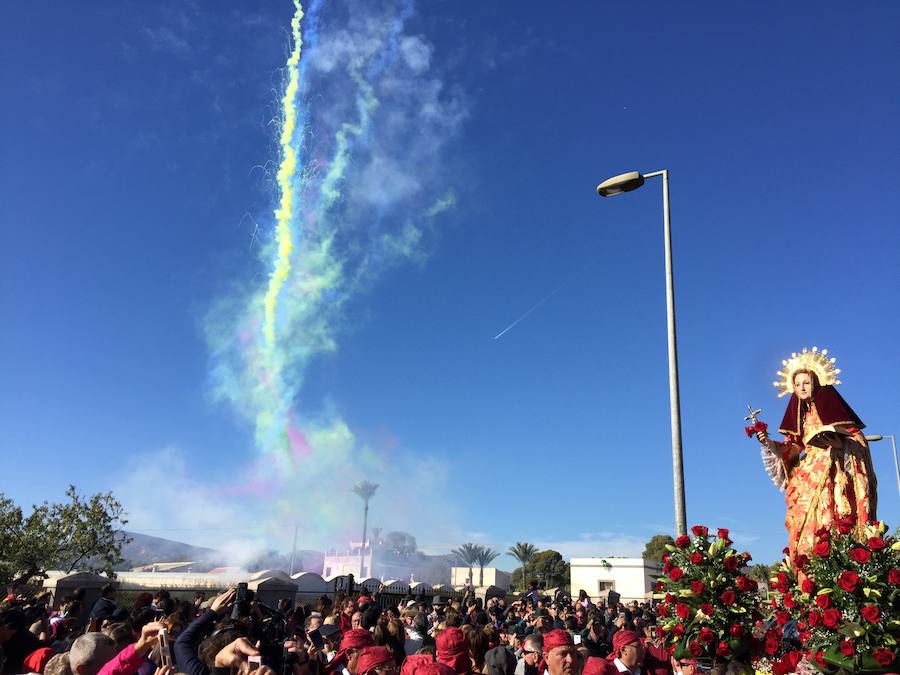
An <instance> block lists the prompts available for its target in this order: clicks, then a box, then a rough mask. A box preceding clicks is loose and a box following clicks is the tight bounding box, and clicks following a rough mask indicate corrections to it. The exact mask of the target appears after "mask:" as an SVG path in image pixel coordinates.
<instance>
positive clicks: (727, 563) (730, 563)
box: [722, 555, 741, 572]
mask: <svg viewBox="0 0 900 675" xmlns="http://www.w3.org/2000/svg"><path fill="white" fill-rule="evenodd" d="M740 566H741V561H740V559H739V558H738V557H737V556H736V555H730V556H728V557H727V558H725V560H723V561H722V567H724V568H725V569H726V570H728V571H729V572H737V571H738V568H739V567H740Z"/></svg>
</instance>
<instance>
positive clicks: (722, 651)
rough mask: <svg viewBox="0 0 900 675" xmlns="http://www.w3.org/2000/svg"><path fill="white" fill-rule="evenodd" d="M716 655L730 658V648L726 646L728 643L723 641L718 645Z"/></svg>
mask: <svg viewBox="0 0 900 675" xmlns="http://www.w3.org/2000/svg"><path fill="white" fill-rule="evenodd" d="M716 655H717V656H730V655H731V647H729V646H728V643H727V642H725V641H724V640H723V641H722V642H720V643H719V644H718V646H717V647H716Z"/></svg>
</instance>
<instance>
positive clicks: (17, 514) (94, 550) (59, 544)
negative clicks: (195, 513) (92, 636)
mask: <svg viewBox="0 0 900 675" xmlns="http://www.w3.org/2000/svg"><path fill="white" fill-rule="evenodd" d="M66 498H67V501H64V502H60V503H58V504H50V503H48V502H44V503H43V504H39V505H35V506H33V507H32V510H31V513H30V514H29V515H27V516H26V515H25V514H24V513H23V511H22V509H21V508H20V507H18V506H16V504H15V503H14V502H13V501H12V500H11V499H8V498H7V497H6V496H5V495H4V494H3V493H0V584H3V585H10V584H22V583H27V582H29V581H30V580H32V579H44V578H46V577H47V574H46V572H47V570H50V569H54V568H57V569H62V570H63V571H65V572H71V571H72V570H75V569H85V570H88V571H91V572H103V573H105V574H108V575H109V576H110V577H113V576H115V572H114V571H113V570H114V568H115V566H116V565H118V564H119V563H120V562H122V560H123V557H122V546H124V545H125V544H127V543H128V542H130V541H131V539H130V538H129V537H128V536H127V535H126V534H125V533H124V532H123V531H122V529H121V528H122V527H123V526H124V525H125V524H126V523H127V522H128V521H127V520H125V519H124V518H123V517H122V516H123V514H124V510H123V509H122V505H121V504H120V503H119V502H118V500H117V499H116V498H115V497H113V494H112V493H111V492H106V493H98V494H95V495H94V496H92V497H90V498H85V497H84V496H82V495H80V494H78V491H77V490H76V489H75V486H74V485H70V486H69V489H68V490H66Z"/></svg>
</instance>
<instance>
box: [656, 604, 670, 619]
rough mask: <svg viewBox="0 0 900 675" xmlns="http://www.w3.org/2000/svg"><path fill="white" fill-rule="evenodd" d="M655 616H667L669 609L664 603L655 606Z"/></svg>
mask: <svg viewBox="0 0 900 675" xmlns="http://www.w3.org/2000/svg"><path fill="white" fill-rule="evenodd" d="M656 614H657V616H669V609H668V608H667V607H666V606H665V605H660V606H659V607H657V608H656Z"/></svg>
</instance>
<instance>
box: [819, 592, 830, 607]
mask: <svg viewBox="0 0 900 675" xmlns="http://www.w3.org/2000/svg"><path fill="white" fill-rule="evenodd" d="M816 604H817V605H818V606H819V607H821V608H822V609H828V608H829V607H831V596H830V595H829V594H828V593H822V595H817V596H816Z"/></svg>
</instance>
